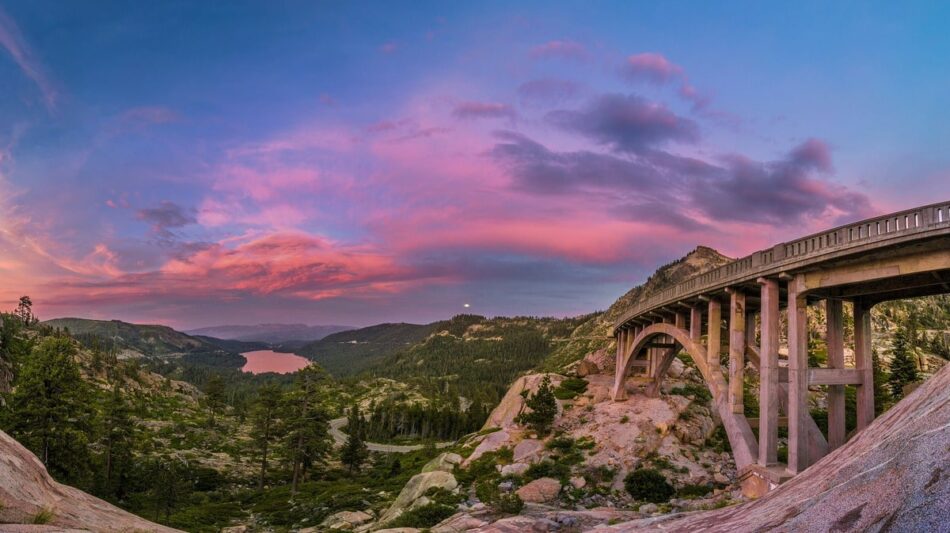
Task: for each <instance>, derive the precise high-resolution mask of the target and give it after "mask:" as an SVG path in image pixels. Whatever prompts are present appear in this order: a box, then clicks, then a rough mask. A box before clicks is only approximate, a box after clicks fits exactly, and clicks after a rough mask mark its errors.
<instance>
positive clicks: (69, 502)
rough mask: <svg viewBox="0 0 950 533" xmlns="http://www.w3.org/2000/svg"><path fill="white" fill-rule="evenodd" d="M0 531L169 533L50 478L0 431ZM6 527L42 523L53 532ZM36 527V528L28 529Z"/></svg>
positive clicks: (26, 451)
mask: <svg viewBox="0 0 950 533" xmlns="http://www.w3.org/2000/svg"><path fill="white" fill-rule="evenodd" d="M0 504H2V505H0V531H15V530H19V531H62V528H72V529H74V530H78V531H96V532H129V531H150V532H151V531H154V532H173V531H177V530H175V529H171V528H167V527H164V526H161V525H158V524H155V523H152V522H149V521H147V520H145V519H142V518H139V517H138V516H135V515H133V514H131V513H127V512H125V511H123V510H121V509H119V508H118V507H115V506H114V505H111V504H109V503H107V502H105V501H103V500H100V499H99V498H96V497H93V496H90V495H89V494H86V493H85V492H82V491H81V490H79V489H75V488H73V487H69V486H66V485H62V484H60V483H57V482H56V481H54V480H53V478H52V477H50V475H49V474H48V473H47V472H46V469H45V468H44V467H43V464H42V463H41V462H40V460H39V459H37V458H36V456H35V455H33V454H32V453H31V452H30V451H29V450H27V449H26V448H24V447H23V446H21V445H20V444H19V443H18V442H17V441H15V440H13V438H11V437H10V436H9V435H7V434H6V433H3V432H2V431H0ZM11 524H46V525H47V526H56V528H49V529H43V528H42V526H26V525H23V526H21V527H18V528H17V529H14V528H13V527H12V526H11ZM33 527H37V528H39V529H32V528H33Z"/></svg>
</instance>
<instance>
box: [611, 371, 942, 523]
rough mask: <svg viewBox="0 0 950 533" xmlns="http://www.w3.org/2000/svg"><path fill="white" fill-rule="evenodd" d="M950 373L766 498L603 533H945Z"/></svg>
mask: <svg viewBox="0 0 950 533" xmlns="http://www.w3.org/2000/svg"><path fill="white" fill-rule="evenodd" d="M948 443H950V367H945V368H944V369H943V370H941V371H940V372H939V373H937V374H936V375H935V376H934V377H932V378H931V379H929V380H928V381H926V382H924V383H923V384H922V385H921V386H920V387H919V388H918V389H917V390H916V391H914V392H913V394H911V395H910V396H908V397H907V398H905V399H904V400H902V401H901V402H900V403H898V404H897V405H895V406H894V407H892V408H891V409H890V410H889V411H887V412H886V413H885V414H883V415H882V416H880V417H879V418H878V419H877V420H875V421H874V423H873V424H871V425H870V426H869V427H868V428H867V429H865V430H864V431H862V432H861V433H859V434H857V435H855V436H854V438H852V439H851V441H849V442H848V443H847V444H845V445H844V446H842V447H841V448H838V449H837V450H835V451H834V452H832V453H830V454H828V455H827V456H826V457H825V458H824V459H822V460H821V461H819V462H817V463H815V464H814V465H813V466H811V467H810V468H808V469H807V470H805V472H803V473H802V474H799V475H798V476H796V477H794V478H793V479H792V480H791V481H789V482H787V483H786V484H784V485H782V486H781V487H779V488H778V489H776V490H774V491H772V492H770V493H769V494H767V495H766V496H765V497H763V498H761V499H759V500H756V501H753V502H749V503H746V504H743V505H738V506H735V507H730V508H724V509H720V510H716V511H709V512H702V513H692V514H688V515H678V516H677V515H673V516H666V517H659V518H655V519H648V520H637V521H632V522H627V523H622V524H617V525H615V526H612V527H604V528H600V529H598V530H597V531H601V532H606V531H640V530H655V529H662V530H663V531H683V532H686V531H710V532H735V531H767V530H773V529H775V530H781V531H843V532H846V531H855V532H857V531H946V528H947V524H950V454H948V452H947V446H948Z"/></svg>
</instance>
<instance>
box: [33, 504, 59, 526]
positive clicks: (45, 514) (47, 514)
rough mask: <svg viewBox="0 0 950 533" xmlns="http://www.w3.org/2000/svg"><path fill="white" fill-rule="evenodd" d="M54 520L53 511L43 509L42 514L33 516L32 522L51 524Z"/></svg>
mask: <svg viewBox="0 0 950 533" xmlns="http://www.w3.org/2000/svg"><path fill="white" fill-rule="evenodd" d="M52 520H53V511H51V510H49V509H47V508H45V507H44V508H42V509H40V512H38V513H36V514H35V515H33V519H32V520H31V521H30V523H32V524H49V523H50V521H52Z"/></svg>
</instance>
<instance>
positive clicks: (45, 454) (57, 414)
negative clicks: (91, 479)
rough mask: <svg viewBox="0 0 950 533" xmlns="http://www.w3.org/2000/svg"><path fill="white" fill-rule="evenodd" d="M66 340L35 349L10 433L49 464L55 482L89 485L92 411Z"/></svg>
mask: <svg viewBox="0 0 950 533" xmlns="http://www.w3.org/2000/svg"><path fill="white" fill-rule="evenodd" d="M75 354H76V347H75V346H74V345H73V343H72V340H71V339H68V338H65V337H48V338H45V339H43V340H42V341H41V342H40V343H39V344H38V345H37V346H35V347H34V348H33V350H32V351H31V353H30V356H29V357H27V358H26V361H25V362H24V364H23V367H22V369H21V372H20V375H19V377H18V378H17V381H16V389H15V390H14V392H13V396H12V398H11V402H10V407H11V409H10V417H11V421H10V424H9V428H10V433H11V434H12V435H13V437H14V438H16V439H17V440H18V441H20V443H22V444H23V445H24V446H26V447H27V448H29V449H30V450H31V451H32V452H33V453H35V454H36V455H37V457H39V458H40V461H42V462H43V464H44V465H46V468H47V470H49V472H50V474H52V475H53V477H55V478H56V479H58V480H60V481H62V482H65V483H69V484H71V485H80V486H83V485H85V484H86V481H87V479H88V475H89V473H90V470H89V448H88V445H89V440H90V439H89V435H90V433H91V427H90V426H91V424H90V420H91V418H92V408H91V405H90V404H89V398H90V397H91V396H92V394H91V393H90V392H89V391H88V389H87V386H86V383H85V382H84V381H83V380H82V377H81V376H80V373H79V365H77V364H76V361H75V360H74V359H73V358H74V356H75Z"/></svg>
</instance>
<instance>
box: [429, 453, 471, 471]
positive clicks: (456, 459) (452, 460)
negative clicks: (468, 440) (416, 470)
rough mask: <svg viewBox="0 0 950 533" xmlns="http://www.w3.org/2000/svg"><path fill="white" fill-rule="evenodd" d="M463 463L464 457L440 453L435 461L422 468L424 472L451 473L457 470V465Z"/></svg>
mask: <svg viewBox="0 0 950 533" xmlns="http://www.w3.org/2000/svg"><path fill="white" fill-rule="evenodd" d="M461 462H462V456H461V455H459V454H457V453H450V452H446V453H440V454H439V455H438V456H437V457H436V458H435V459H433V460H431V461H429V462H428V463H426V464H425V466H423V467H422V471H423V472H435V471H436V470H441V471H443V472H451V471H453V470H455V465H457V464H459V463H461Z"/></svg>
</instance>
